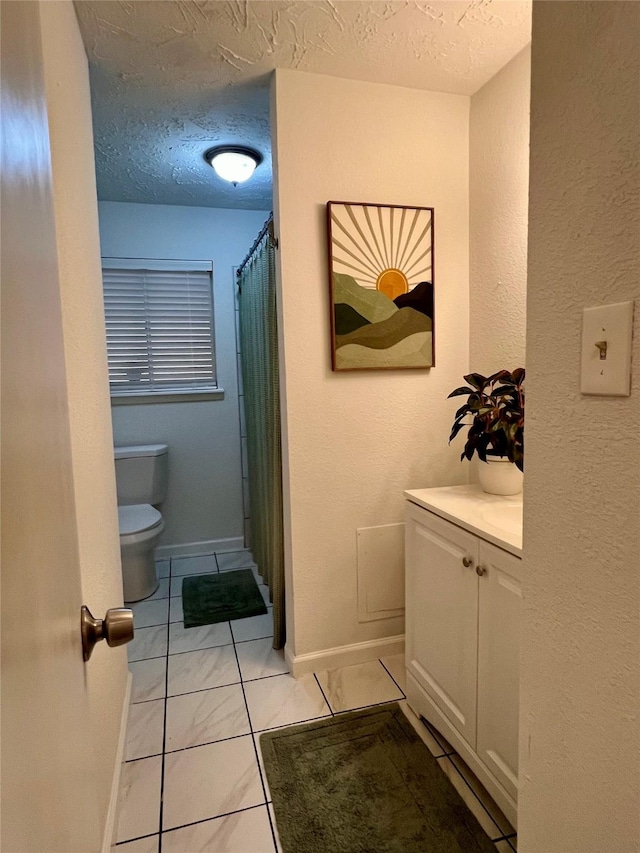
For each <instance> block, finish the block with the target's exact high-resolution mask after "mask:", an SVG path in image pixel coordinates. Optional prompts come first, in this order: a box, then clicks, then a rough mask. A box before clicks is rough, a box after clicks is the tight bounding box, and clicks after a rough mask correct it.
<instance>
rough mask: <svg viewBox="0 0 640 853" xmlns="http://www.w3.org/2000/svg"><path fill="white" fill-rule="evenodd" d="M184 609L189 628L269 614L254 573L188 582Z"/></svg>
mask: <svg viewBox="0 0 640 853" xmlns="http://www.w3.org/2000/svg"><path fill="white" fill-rule="evenodd" d="M182 609H183V611H184V627H185V628H197V627H198V626H199V625H213V624H214V623H215V622H228V621H229V620H231V619H246V618H247V617H248V616H261V615H262V614H263V613H266V612H267V608H266V606H265V603H264V599H263V598H262V595H260V590H259V589H258V584H257V583H256V579H255V578H254V576H253V572H252V571H251V569H239V570H238V571H235V572H220V574H217V575H194V576H193V577H190V578H185V579H184V580H183V581H182Z"/></svg>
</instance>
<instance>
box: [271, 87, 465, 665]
mask: <svg viewBox="0 0 640 853" xmlns="http://www.w3.org/2000/svg"><path fill="white" fill-rule="evenodd" d="M274 95H275V109H274V113H273V115H272V123H273V125H274V130H275V139H274V152H275V158H276V160H277V164H276V179H275V183H274V195H275V196H276V200H277V201H276V208H277V217H278V221H277V226H278V230H279V236H280V241H281V249H280V252H279V255H280V264H281V282H280V311H281V335H282V346H283V351H284V359H285V376H284V378H283V382H282V386H283V397H284V403H283V405H284V455H285V461H284V478H285V501H286V502H287V503H288V505H289V506H290V511H291V516H290V525H291V527H290V530H287V538H288V540H289V541H288V553H287V572H288V577H287V591H288V594H289V595H291V594H292V591H293V595H294V596H295V603H294V604H293V606H292V605H291V601H290V600H289V612H288V646H289V650H290V651H291V652H293V653H294V654H297V655H300V654H305V653H310V652H314V651H319V650H322V649H326V648H331V647H334V646H340V645H345V644H350V643H355V642H359V641H365V640H370V639H374V638H377V637H381V636H392V635H395V634H399V633H402V632H403V620H402V619H401V618H399V617H396V618H394V619H389V620H385V621H381V622H369V623H367V624H359V623H358V621H357V612H358V611H357V585H356V580H357V579H356V528H358V527H367V526H374V525H382V524H390V523H393V522H399V521H402V520H403V513H404V500H403V496H402V490H403V489H407V488H420V487H426V486H438V485H444V484H451V483H462V482H465V481H466V477H467V471H466V467H465V466H462V465H461V464H460V463H459V462H458V455H459V449H458V448H455V449H454V448H449V447H448V446H447V439H448V436H449V430H450V426H451V421H452V416H453V413H454V411H455V408H456V406H455V401H447V400H446V396H447V394H448V392H449V391H450V390H451V389H453V388H454V387H455V386H456V385H457V384H459V380H460V378H461V375H462V374H463V373H465V372H466V370H467V367H468V339H469V329H468V299H469V291H468V287H469V284H468V234H469V231H468V228H469V222H468V187H469V183H468V182H469V173H468V151H469V137H468V130H469V99H468V98H467V97H464V96H458V95H444V94H436V93H431V92H423V91H417V90H413V89H403V88H399V87H393V86H384V85H379V84H373V83H360V82H356V81H352V80H341V79H338V78H333V77H321V76H317V75H312V74H304V73H301V72H295V71H277V72H276V74H275V83H274ZM300 152H304V156H301V154H300ZM329 199H337V200H342V201H361V202H362V201H369V202H374V203H383V204H384V203H387V204H404V205H411V204H416V205H424V206H433V207H435V293H436V298H435V301H436V328H437V338H436V362H437V367H435V368H433V369H432V370H430V371H426V370H425V371H421V370H420V371H416V370H404V371H403V370H399V371H377V372H376V371H372V372H357V373H332V372H331V360H330V339H329V296H328V287H329V285H328V272H327V259H326V258H327V242H326V240H327V238H326V227H325V204H326V202H327V201H328V200H329Z"/></svg>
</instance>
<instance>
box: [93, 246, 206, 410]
mask: <svg viewBox="0 0 640 853" xmlns="http://www.w3.org/2000/svg"><path fill="white" fill-rule="evenodd" d="M102 275H103V285H104V307H105V320H106V328H107V354H108V360H109V384H110V386H111V393H112V394H116V395H118V394H141V393H142V394H144V393H150V394H152V393H167V392H169V391H189V390H207V389H213V388H216V373H215V355H214V338H213V297H212V277H211V264H205V263H202V262H196V261H193V262H191V261H189V262H169V261H166V262H165V261H162V262H160V261H158V262H156V261H134V260H126V261H125V260H119V259H108V260H107V259H103V270H102Z"/></svg>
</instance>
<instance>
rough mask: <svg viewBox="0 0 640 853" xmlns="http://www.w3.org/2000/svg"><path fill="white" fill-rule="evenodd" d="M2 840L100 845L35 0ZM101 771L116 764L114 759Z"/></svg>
mask: <svg viewBox="0 0 640 853" xmlns="http://www.w3.org/2000/svg"><path fill="white" fill-rule="evenodd" d="M1 159H2V768H1V770H2V779H1V783H2V836H1V849H2V851H3V853H32V851H33V853H45V852H46V853H58V851H59V852H60V853H75V851H78V853H93V851H97V850H99V849H100V846H101V839H100V828H99V826H98V819H97V805H96V799H95V795H94V791H93V790H92V787H91V785H90V784H88V783H87V774H86V768H87V767H88V766H90V764H91V762H92V761H93V755H92V752H91V743H90V739H89V732H88V725H87V716H86V714H87V697H86V692H85V665H84V664H83V661H82V648H81V640H80V607H81V605H82V599H81V586H80V568H79V562H78V544H77V531H76V518H75V507H74V496H73V488H72V473H71V456H70V439H69V424H68V414H67V389H66V381H65V362H64V353H63V342H62V323H61V312H60V293H59V286H58V265H57V254H56V242H55V233H54V221H53V207H52V197H51V162H50V156H49V137H48V129H47V115H46V111H45V95H44V87H43V79H42V57H41V50H40V30H39V4H38V3H31V2H13V3H3V4H2V158H1ZM105 772H111V771H110V769H109V768H105Z"/></svg>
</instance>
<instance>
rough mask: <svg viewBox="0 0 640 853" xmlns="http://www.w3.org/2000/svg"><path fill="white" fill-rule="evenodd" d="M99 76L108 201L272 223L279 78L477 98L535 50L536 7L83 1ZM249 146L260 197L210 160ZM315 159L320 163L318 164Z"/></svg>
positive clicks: (510, 0) (503, 2) (97, 101)
mask: <svg viewBox="0 0 640 853" xmlns="http://www.w3.org/2000/svg"><path fill="white" fill-rule="evenodd" d="M76 9H77V13H78V18H79V21H80V27H81V30H82V35H83V38H84V42H85V45H86V49H87V54H88V56H89V62H90V66H91V86H92V98H93V120H94V134H95V145H96V168H97V177H98V195H99V197H100V198H101V199H108V200H112V201H137V202H147V203H155V204H181V205H202V206H213V207H238V208H246V209H252V208H253V209H262V210H264V209H268V208H269V207H270V206H271V182H272V175H271V140H270V132H269V88H268V87H269V72H270V71H272V70H273V69H274V68H294V69H298V70H300V71H310V72H314V73H317V74H329V75H332V76H335V77H348V78H352V79H357V80H369V81H372V82H377V83H390V84H394V85H398V86H409V87H413V88H418V89H431V90H434V91H441V92H455V93H458V94H467V95H469V94H472V93H473V92H475V91H476V90H477V89H479V88H480V87H481V86H482V85H483V84H484V83H486V81H487V80H489V79H490V78H491V77H492V76H493V75H494V74H495V73H496V72H497V71H499V70H500V68H502V67H503V66H504V65H505V64H506V63H507V62H508V61H509V60H510V59H511V58H512V57H513V56H515V54H516V53H518V51H520V50H521V49H522V48H523V47H524V46H525V45H526V44H527V42H528V41H529V39H530V29H531V3H530V0H525V2H519V0H433V1H432V2H418V1H417V0H416V2H411V0H393V2H358V0H294V2H287V0H176V2H174V0H76ZM224 143H233V144H236V145H237V144H245V145H250V146H252V147H255V148H257V149H258V150H260V151H261V152H262V154H263V155H264V158H265V159H264V162H263V163H262V165H261V166H260V167H259V168H258V169H257V171H256V172H255V175H254V177H253V178H252V179H251V180H250V181H249V182H248V183H246V184H244V185H239V186H238V187H233V186H232V185H230V184H225V182H223V181H221V180H220V179H219V178H217V177H216V176H215V174H214V173H213V170H212V169H211V168H210V167H209V166H208V165H207V164H206V163H205V162H204V160H203V159H202V154H203V153H204V151H205V150H206V149H207V148H209V147H211V146H212V145H219V144H224ZM309 154H311V152H309Z"/></svg>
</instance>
